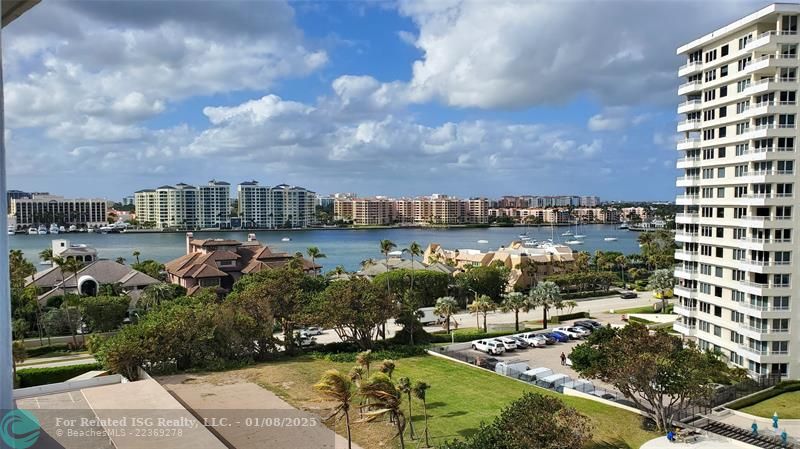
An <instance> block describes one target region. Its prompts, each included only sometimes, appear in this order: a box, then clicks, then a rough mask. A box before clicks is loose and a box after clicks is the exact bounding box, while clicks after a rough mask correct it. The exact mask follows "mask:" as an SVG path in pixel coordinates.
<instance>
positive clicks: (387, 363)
mask: <svg viewBox="0 0 800 449" xmlns="http://www.w3.org/2000/svg"><path fill="white" fill-rule="evenodd" d="M395 366H396V365H395V363H394V360H389V359H386V360H384V361H383V362H381V367H380V372H382V373H383V374H386V375H387V376H389V379H391V378H392V373H393V372H394V369H395Z"/></svg>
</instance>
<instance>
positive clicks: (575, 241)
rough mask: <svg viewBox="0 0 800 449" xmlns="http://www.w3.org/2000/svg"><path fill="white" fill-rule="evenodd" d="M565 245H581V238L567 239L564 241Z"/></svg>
mask: <svg viewBox="0 0 800 449" xmlns="http://www.w3.org/2000/svg"><path fill="white" fill-rule="evenodd" d="M564 244H565V245H583V241H582V240H567V241H566V242H564Z"/></svg>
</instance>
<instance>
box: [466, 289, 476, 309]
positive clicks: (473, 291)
mask: <svg viewBox="0 0 800 449" xmlns="http://www.w3.org/2000/svg"><path fill="white" fill-rule="evenodd" d="M467 290H469V291H471V292H472V293H475V299H474V300H473V301H477V300H478V292H476V291H475V290H473V289H471V288H469V287H467ZM468 305H469V304H468Z"/></svg>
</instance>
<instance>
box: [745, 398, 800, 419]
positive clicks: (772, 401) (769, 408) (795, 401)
mask: <svg viewBox="0 0 800 449" xmlns="http://www.w3.org/2000/svg"><path fill="white" fill-rule="evenodd" d="M739 411H740V412H744V413H749V414H751V415H756V416H761V417H764V418H772V414H773V413H775V412H778V417H780V418H781V419H800V391H790V392H788V393H783V394H781V395H778V396H775V397H774V398H769V399H767V400H766V401H762V402H759V403H758V404H754V405H751V406H750V407H745V408H743V409H741V410H739Z"/></svg>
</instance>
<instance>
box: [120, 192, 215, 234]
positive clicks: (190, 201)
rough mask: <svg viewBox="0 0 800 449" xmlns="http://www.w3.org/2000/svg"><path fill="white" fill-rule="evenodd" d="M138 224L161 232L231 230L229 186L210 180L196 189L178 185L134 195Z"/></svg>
mask: <svg viewBox="0 0 800 449" xmlns="http://www.w3.org/2000/svg"><path fill="white" fill-rule="evenodd" d="M134 205H135V207H136V216H137V220H138V221H139V222H140V223H142V224H143V225H146V226H153V227H155V228H158V229H211V228H214V229H219V228H228V227H230V222H231V221H230V184H228V183H227V182H222V181H216V180H211V181H209V182H208V184H207V185H201V186H200V187H195V186H192V185H189V184H184V183H178V184H176V185H174V186H170V185H164V186H161V187H158V188H156V189H144V190H139V191H138V192H136V193H134Z"/></svg>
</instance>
